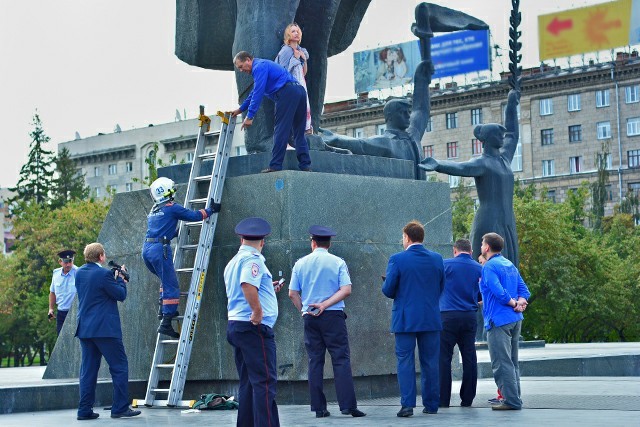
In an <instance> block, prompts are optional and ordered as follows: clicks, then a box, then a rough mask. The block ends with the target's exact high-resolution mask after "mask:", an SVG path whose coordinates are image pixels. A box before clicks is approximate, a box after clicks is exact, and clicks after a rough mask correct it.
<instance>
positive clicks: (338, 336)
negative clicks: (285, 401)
mask: <svg viewBox="0 0 640 427" xmlns="http://www.w3.org/2000/svg"><path fill="white" fill-rule="evenodd" d="M309 234H311V250H312V252H311V253H310V254H309V255H307V256H305V257H303V258H300V259H299V260H298V261H297V262H296V263H295V265H294V266H293V271H292V272H291V283H290V285H289V298H291V301H292V302H293V305H295V306H296V308H297V309H298V310H299V311H300V312H301V313H302V317H303V319H304V344H305V347H306V349H307V354H308V355H309V374H308V378H309V393H310V394H311V410H312V411H315V412H316V417H317V418H323V417H328V416H329V415H331V414H330V413H329V411H327V399H326V398H325V395H324V392H323V391H322V380H323V377H322V373H323V371H324V359H325V353H326V351H327V350H328V351H329V354H330V355H331V363H332V364H333V377H334V381H335V385H336V395H337V397H338V404H339V406H340V411H341V412H342V414H344V415H351V416H354V417H364V416H365V415H366V414H365V413H364V412H362V411H360V410H359V409H358V404H357V402H356V393H355V390H354V387H353V377H352V376H351V360H350V355H349V338H348V335H347V324H346V322H345V319H346V318H347V315H346V314H345V313H344V311H343V310H344V299H345V298H346V297H348V296H349V295H351V278H350V277H349V270H348V269H347V264H346V263H345V262H344V260H343V259H342V258H338V257H337V256H335V255H332V254H330V253H329V247H330V246H331V237H333V236H335V235H336V232H335V231H334V230H332V229H331V228H329V227H323V226H320V225H312V226H311V227H309Z"/></svg>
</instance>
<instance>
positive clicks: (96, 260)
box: [76, 243, 140, 420]
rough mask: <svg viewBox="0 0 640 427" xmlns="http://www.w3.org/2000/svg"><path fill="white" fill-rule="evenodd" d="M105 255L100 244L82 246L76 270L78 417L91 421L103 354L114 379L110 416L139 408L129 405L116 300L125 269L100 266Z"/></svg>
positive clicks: (126, 366)
mask: <svg viewBox="0 0 640 427" xmlns="http://www.w3.org/2000/svg"><path fill="white" fill-rule="evenodd" d="M106 258H107V255H106V253H105V251H104V247H103V246H102V245H101V244H100V243H90V244H88V245H87V247H86V248H84V259H85V261H86V264H85V265H83V266H82V267H80V268H79V269H78V272H77V273H76V288H77V289H78V328H77V330H76V337H78V339H79V340H80V347H81V349H82V362H81V365H80V403H79V405H78V419H79V420H93V419H96V418H98V416H99V414H98V413H96V412H93V405H94V403H95V396H96V383H97V380H98V369H100V361H101V359H102V357H103V356H104V358H105V360H106V361H107V364H108V365H109V372H110V373H111V379H112V381H113V402H112V404H111V418H123V417H134V416H136V415H140V411H134V410H132V409H130V408H129V362H128V360H127V354H126V353H125V350H124V344H123V343H122V328H121V326H120V314H119V313H118V301H124V300H125V298H126V297H127V284H126V283H127V282H126V279H125V277H124V276H125V274H126V271H127V269H126V268H125V267H124V266H122V267H120V270H119V271H118V272H115V273H114V272H112V271H111V270H108V269H106V268H103V267H102V266H101V264H104V263H105V261H106Z"/></svg>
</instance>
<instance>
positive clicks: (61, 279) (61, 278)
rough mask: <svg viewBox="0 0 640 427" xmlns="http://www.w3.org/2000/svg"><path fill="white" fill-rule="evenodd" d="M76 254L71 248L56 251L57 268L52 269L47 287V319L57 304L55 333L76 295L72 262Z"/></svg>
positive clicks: (60, 326)
mask: <svg viewBox="0 0 640 427" xmlns="http://www.w3.org/2000/svg"><path fill="white" fill-rule="evenodd" d="M75 254H76V252H75V251H72V250H69V249H67V250H64V251H60V252H58V263H59V264H60V267H59V268H56V269H55V270H53V276H52V278H51V287H50V288H49V314H48V316H49V320H51V319H52V318H53V306H54V304H55V305H57V306H58V313H57V314H56V333H57V334H58V335H60V330H61V329H62V325H63V324H64V320H65V319H66V318H67V314H69V310H70V309H71V304H73V299H74V298H75V296H76V270H78V267H76V266H75V265H74V264H73V256H74V255H75Z"/></svg>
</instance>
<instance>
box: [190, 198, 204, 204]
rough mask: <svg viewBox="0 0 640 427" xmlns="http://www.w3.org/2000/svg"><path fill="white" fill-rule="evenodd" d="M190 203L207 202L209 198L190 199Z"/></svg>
mask: <svg viewBox="0 0 640 427" xmlns="http://www.w3.org/2000/svg"><path fill="white" fill-rule="evenodd" d="M189 203H207V199H206V198H204V199H191V200H189Z"/></svg>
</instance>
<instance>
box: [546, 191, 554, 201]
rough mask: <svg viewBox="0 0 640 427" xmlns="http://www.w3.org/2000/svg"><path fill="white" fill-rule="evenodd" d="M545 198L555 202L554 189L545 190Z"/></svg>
mask: <svg viewBox="0 0 640 427" xmlns="http://www.w3.org/2000/svg"><path fill="white" fill-rule="evenodd" d="M547 200H549V201H550V202H551V203H555V202H556V190H549V191H547Z"/></svg>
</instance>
